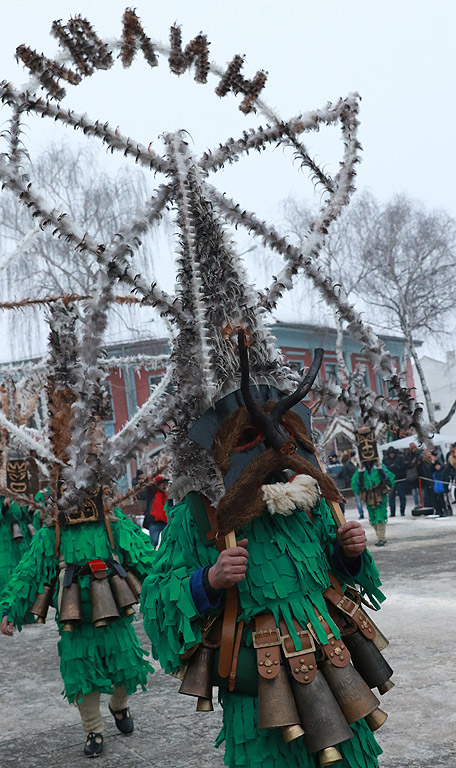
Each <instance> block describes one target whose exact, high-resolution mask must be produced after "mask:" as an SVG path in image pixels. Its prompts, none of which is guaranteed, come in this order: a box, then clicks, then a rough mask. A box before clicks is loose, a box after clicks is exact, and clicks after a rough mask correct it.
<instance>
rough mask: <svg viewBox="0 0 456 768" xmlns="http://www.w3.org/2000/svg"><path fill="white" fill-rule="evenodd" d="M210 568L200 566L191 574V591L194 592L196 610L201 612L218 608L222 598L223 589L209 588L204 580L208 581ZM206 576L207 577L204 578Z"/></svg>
mask: <svg viewBox="0 0 456 768" xmlns="http://www.w3.org/2000/svg"><path fill="white" fill-rule="evenodd" d="M208 570H209V566H206V567H205V568H200V569H199V571H194V572H193V573H192V575H191V576H190V592H191V593H192V598H193V602H194V603H195V606H196V610H197V611H198V613H201V614H205V613H208V612H209V611H213V610H214V609H215V608H218V606H219V603H220V598H221V591H219V590H216V589H212V587H210V586H209V588H208V586H206V587H205V584H204V582H206V583H207V571H208ZM205 576H206V578H204V577H205ZM208 593H209V594H208Z"/></svg>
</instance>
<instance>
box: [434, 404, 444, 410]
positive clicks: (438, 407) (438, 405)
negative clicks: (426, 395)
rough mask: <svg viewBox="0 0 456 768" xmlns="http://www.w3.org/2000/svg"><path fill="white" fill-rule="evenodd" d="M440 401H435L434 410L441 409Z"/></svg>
mask: <svg viewBox="0 0 456 768" xmlns="http://www.w3.org/2000/svg"><path fill="white" fill-rule="evenodd" d="M441 410H442V409H441V406H440V403H434V411H441Z"/></svg>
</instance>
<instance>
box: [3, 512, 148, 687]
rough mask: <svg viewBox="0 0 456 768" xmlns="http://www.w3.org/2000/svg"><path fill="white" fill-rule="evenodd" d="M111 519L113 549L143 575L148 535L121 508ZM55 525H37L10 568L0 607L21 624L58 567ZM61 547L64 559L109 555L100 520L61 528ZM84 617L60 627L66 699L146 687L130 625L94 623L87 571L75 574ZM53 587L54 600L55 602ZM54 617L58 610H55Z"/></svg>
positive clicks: (82, 560) (145, 669) (126, 621)
mask: <svg viewBox="0 0 456 768" xmlns="http://www.w3.org/2000/svg"><path fill="white" fill-rule="evenodd" d="M116 516H117V520H116V521H114V522H112V523H111V527H112V532H113V538H114V545H115V552H116V554H117V555H118V556H119V559H120V561H121V563H122V564H123V565H124V567H128V566H132V567H133V569H134V571H135V572H136V573H137V574H138V575H139V577H140V578H142V577H143V576H144V575H145V574H146V573H147V572H148V571H149V570H150V568H151V565H152V563H153V561H154V558H155V550H154V549H153V547H152V544H151V542H150V538H149V536H146V535H145V534H143V533H142V531H141V529H140V528H139V527H138V526H137V525H136V524H135V523H133V522H131V521H130V520H129V519H128V518H127V517H125V515H123V514H122V512H121V511H120V510H116ZM54 547H55V528H41V529H40V530H39V531H38V532H37V534H36V535H35V536H34V537H33V540H32V544H31V546H30V549H29V550H28V551H27V552H26V554H25V555H24V556H23V558H22V559H21V561H20V563H19V564H18V566H17V567H16V568H15V570H14V572H13V575H12V577H11V578H10V580H9V582H8V584H7V586H6V588H5V590H4V592H3V594H2V596H1V598H0V609H1V610H2V612H4V611H8V618H9V620H10V621H14V623H15V624H16V626H17V627H18V628H19V629H21V627H22V624H23V622H24V619H25V616H26V614H27V611H28V609H29V608H30V606H31V604H32V603H33V601H34V599H35V597H36V595H37V593H38V592H43V591H44V585H45V584H46V583H49V582H50V581H52V579H53V577H54V576H55V575H56V573H57V566H58V563H57V560H56V558H55V554H54ZM60 550H61V553H62V555H63V557H64V559H65V562H66V563H68V564H69V563H74V564H77V565H85V564H86V563H87V561H88V560H94V559H103V558H108V557H112V551H111V548H110V545H109V540H108V537H107V533H106V527H105V525H104V523H85V524H81V525H72V526H65V527H63V528H62V529H61V543H60ZM79 584H80V588H81V601H82V611H83V620H82V621H81V622H80V624H79V625H75V626H74V629H73V632H62V633H61V638H60V642H59V654H60V659H61V662H60V668H61V673H62V677H63V681H64V685H65V694H66V696H67V698H68V700H69V701H70V702H72V701H74V700H75V699H76V697H78V698H79V697H82V696H83V695H85V694H86V693H89V692H90V691H91V690H95V689H96V690H99V691H101V692H107V693H108V692H110V691H111V690H112V686H119V685H121V684H124V685H125V687H126V689H127V693H133V691H134V690H135V689H136V687H137V686H141V687H142V688H144V687H145V685H146V681H147V676H148V674H149V672H153V668H152V667H151V666H150V664H149V663H148V662H147V661H146V659H145V658H144V656H145V655H146V654H145V652H144V651H143V650H142V648H141V646H140V644H139V642H138V639H137V637H136V634H135V632H134V629H133V626H132V620H133V617H128V618H126V617H124V618H121V619H120V620H118V621H114V622H112V623H111V624H109V625H108V626H107V627H100V628H95V627H94V626H93V624H92V621H91V615H92V606H91V599H90V577H89V576H88V575H87V576H83V577H82V578H80V579H79ZM57 596H58V595H57V590H56V592H55V594H54V606H55V607H56V608H57ZM57 618H58V616H57Z"/></svg>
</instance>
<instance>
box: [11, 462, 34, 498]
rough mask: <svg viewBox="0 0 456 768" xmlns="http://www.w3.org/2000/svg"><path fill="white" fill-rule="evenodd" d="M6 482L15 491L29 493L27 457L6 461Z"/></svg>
mask: <svg viewBox="0 0 456 768" xmlns="http://www.w3.org/2000/svg"><path fill="white" fill-rule="evenodd" d="M6 483H7V486H8V488H9V489H10V490H11V491H14V493H23V494H26V495H27V494H28V492H29V483H28V472H27V461H26V460H25V459H12V460H10V461H7V463H6Z"/></svg>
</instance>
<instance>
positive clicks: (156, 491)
mask: <svg viewBox="0 0 456 768" xmlns="http://www.w3.org/2000/svg"><path fill="white" fill-rule="evenodd" d="M167 486H168V480H167V479H166V478H165V477H164V476H163V475H157V476H156V477H155V478H154V484H153V485H148V486H147V489H146V512H145V515H144V521H143V528H147V530H148V531H149V536H150V539H151V541H152V544H153V545H154V547H157V545H158V542H159V539H160V534H161V532H162V530H163V528H164V527H165V525H166V523H167V522H168V520H167V517H166V512H165V504H166V500H167V498H168V496H167V493H166V489H167Z"/></svg>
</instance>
